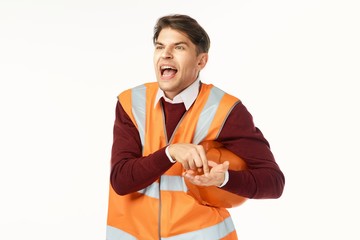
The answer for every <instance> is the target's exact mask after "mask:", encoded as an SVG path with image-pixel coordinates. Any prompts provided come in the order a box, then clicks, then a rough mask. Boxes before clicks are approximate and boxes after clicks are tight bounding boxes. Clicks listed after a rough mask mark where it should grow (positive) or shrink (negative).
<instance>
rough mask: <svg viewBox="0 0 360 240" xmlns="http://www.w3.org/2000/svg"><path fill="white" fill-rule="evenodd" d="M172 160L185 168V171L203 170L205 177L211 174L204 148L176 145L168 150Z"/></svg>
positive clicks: (185, 144)
mask: <svg viewBox="0 0 360 240" xmlns="http://www.w3.org/2000/svg"><path fill="white" fill-rule="evenodd" d="M168 151H169V154H170V156H171V158H172V159H173V160H175V161H177V162H179V163H181V165H182V166H183V167H184V169H185V170H190V169H191V170H197V169H202V170H203V172H204V175H205V176H207V175H208V174H209V165H208V160H207V158H206V154H205V150H204V147H203V146H201V145H196V144H190V143H175V144H171V145H169V148H168Z"/></svg>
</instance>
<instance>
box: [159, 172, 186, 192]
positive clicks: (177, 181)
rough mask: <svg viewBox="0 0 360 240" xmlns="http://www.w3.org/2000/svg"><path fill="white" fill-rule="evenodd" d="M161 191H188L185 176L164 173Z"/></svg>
mask: <svg viewBox="0 0 360 240" xmlns="http://www.w3.org/2000/svg"><path fill="white" fill-rule="evenodd" d="M160 190H161V191H177V192H187V191H188V189H187V187H186V184H185V181H184V178H183V177H181V176H169V175H162V176H161V181H160Z"/></svg>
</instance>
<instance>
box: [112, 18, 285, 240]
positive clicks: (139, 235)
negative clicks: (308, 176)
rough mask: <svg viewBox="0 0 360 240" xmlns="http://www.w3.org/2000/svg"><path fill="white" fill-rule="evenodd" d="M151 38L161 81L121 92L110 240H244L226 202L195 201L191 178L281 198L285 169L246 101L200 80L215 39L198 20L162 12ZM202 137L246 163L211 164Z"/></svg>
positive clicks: (235, 190)
mask: <svg viewBox="0 0 360 240" xmlns="http://www.w3.org/2000/svg"><path fill="white" fill-rule="evenodd" d="M153 41H154V45H155V52H154V67H155V73H156V78H157V82H153V83H145V84H144V85H141V86H137V87H135V88H133V89H128V90H126V91H124V92H122V93H121V94H120V95H119V97H118V102H117V106H116V119H115V124H114V141H113V146H112V156H111V174H110V183H111V184H110V196H109V211H108V227H107V239H108V240H119V239H121V240H124V239H140V240H147V239H148V240H155V239H169V240H170V239H171V240H175V239H176V240H187V239H206V240H211V239H237V236H236V231H235V227H234V225H233V223H232V220H231V216H230V214H229V212H228V211H227V210H226V208H221V207H220V208H219V207H212V206H210V205H206V204H205V205H204V204H202V203H201V202H199V201H198V200H196V199H195V198H194V197H192V196H191V195H189V194H188V189H187V186H186V184H185V180H184V179H186V180H187V181H189V182H191V183H192V184H195V185H198V186H216V187H218V188H221V189H223V190H226V191H228V192H231V193H233V194H236V195H239V196H243V197H246V198H253V199H264V198H278V197H280V196H281V194H282V191H283V188H284V182H285V179H284V175H283V173H282V172H281V170H280V168H279V167H278V165H277V163H276V162H275V159H274V157H273V154H272V152H271V150H270V148H269V144H268V142H267V140H266V139H265V138H264V136H263V135H262V133H261V132H260V130H259V129H258V128H256V127H255V126H254V123H253V120H252V116H251V114H250V113H249V112H248V111H247V109H246V107H245V106H244V105H243V104H242V103H241V101H240V100H238V99H237V98H236V97H234V96H231V95H229V94H227V93H225V92H223V91H222V90H220V89H219V88H217V87H215V86H213V85H211V84H205V83H202V82H201V81H200V79H199V73H200V71H201V70H202V69H203V68H204V67H205V66H206V63H207V60H208V50H209V47H210V39H209V36H208V35H207V33H206V32H205V31H204V29H203V28H202V27H201V26H200V25H199V24H198V23H197V21H196V20H194V19H192V18H191V17H189V16H186V15H169V16H164V17H162V18H160V19H158V21H157V23H156V25H155V29H154V37H153ZM205 140H216V142H219V143H221V144H222V145H223V146H224V147H225V148H226V149H228V150H230V151H231V152H232V153H234V154H236V155H237V156H239V157H240V158H241V159H243V160H244V161H245V162H246V165H247V169H245V170H241V171H234V170H230V169H229V162H227V161H225V162H223V163H219V164H217V163H214V162H212V161H208V159H207V157H206V153H205V151H204V148H203V147H202V146H201V145H200V143H201V142H203V141H205ZM209 160H210V159H209ZM198 170H202V171H203V172H202V174H200V175H198V174H197V172H198Z"/></svg>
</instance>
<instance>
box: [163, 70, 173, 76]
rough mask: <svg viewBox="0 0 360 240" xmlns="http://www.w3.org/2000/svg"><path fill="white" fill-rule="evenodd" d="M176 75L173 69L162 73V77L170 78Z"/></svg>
mask: <svg viewBox="0 0 360 240" xmlns="http://www.w3.org/2000/svg"><path fill="white" fill-rule="evenodd" d="M175 73H176V71H175V70H173V69H166V70H165V71H164V72H163V76H164V77H170V76H174V75H175Z"/></svg>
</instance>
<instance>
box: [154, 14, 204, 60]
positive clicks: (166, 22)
mask: <svg viewBox="0 0 360 240" xmlns="http://www.w3.org/2000/svg"><path fill="white" fill-rule="evenodd" d="M168 27H169V28H171V29H174V30H178V31H180V32H182V33H185V34H186V35H187V36H188V37H189V39H190V41H191V42H192V43H193V44H195V46H196V49H197V54H200V53H207V52H209V48H210V38H209V35H208V34H207V33H206V31H205V30H204V29H203V28H202V27H201V26H200V24H199V23H198V22H197V21H196V20H195V19H193V18H191V17H189V16H187V15H180V14H174V15H168V16H164V17H161V18H159V19H158V21H157V22H156V25H155V27H154V36H153V43H154V44H155V43H156V41H157V38H158V37H159V34H160V32H161V30H162V29H164V28H168Z"/></svg>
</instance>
